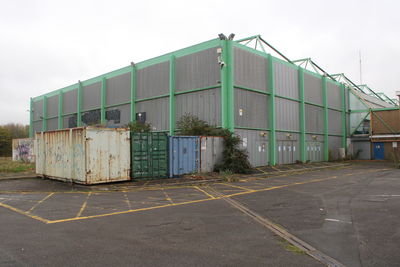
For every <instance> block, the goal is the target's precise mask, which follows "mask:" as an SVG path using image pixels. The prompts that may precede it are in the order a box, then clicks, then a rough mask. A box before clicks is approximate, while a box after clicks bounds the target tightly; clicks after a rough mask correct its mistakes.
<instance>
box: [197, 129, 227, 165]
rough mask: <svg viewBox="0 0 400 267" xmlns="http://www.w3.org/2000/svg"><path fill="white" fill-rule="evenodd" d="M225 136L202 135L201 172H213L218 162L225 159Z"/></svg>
mask: <svg viewBox="0 0 400 267" xmlns="http://www.w3.org/2000/svg"><path fill="white" fill-rule="evenodd" d="M223 151H224V138H223V137H218V136H201V137H200V169H199V172H212V171H214V166H215V164H217V163H221V162H222V160H223V154H222V153H223Z"/></svg>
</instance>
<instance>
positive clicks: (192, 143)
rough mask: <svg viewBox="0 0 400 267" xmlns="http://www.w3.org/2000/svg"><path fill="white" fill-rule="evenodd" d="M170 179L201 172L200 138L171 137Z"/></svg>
mask: <svg viewBox="0 0 400 267" xmlns="http://www.w3.org/2000/svg"><path fill="white" fill-rule="evenodd" d="M168 143H169V177H174V176H177V175H181V174H187V173H195V172H198V170H199V157H200V149H199V146H200V137H198V136H170V137H169V142H168Z"/></svg>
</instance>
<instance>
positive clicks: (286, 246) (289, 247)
mask: <svg viewBox="0 0 400 267" xmlns="http://www.w3.org/2000/svg"><path fill="white" fill-rule="evenodd" d="M279 243H280V244H281V246H282V247H283V248H284V249H285V250H286V251H290V252H293V253H296V254H301V255H306V254H307V253H306V252H305V251H304V250H301V249H299V248H298V247H296V246H293V245H292V244H290V243H289V242H287V241H286V240H285V239H281V240H280V241H279Z"/></svg>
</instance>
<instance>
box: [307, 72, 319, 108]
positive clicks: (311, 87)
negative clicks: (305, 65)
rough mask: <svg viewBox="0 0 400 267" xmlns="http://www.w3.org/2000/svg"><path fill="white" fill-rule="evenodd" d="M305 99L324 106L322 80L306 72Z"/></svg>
mask: <svg viewBox="0 0 400 267" xmlns="http://www.w3.org/2000/svg"><path fill="white" fill-rule="evenodd" d="M304 98H305V101H307V102H310V103H313V104H318V105H322V104H323V103H322V79H321V78H317V77H315V76H314V75H312V74H309V73H307V72H304Z"/></svg>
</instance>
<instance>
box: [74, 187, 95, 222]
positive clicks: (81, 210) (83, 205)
mask: <svg viewBox="0 0 400 267" xmlns="http://www.w3.org/2000/svg"><path fill="white" fill-rule="evenodd" d="M91 194H92V192H89V194H88V195H87V197H86V200H85V202H83V204H82V207H81V209H80V210H79V211H78V214H76V216H75V217H80V216H81V215H82V212H83V211H84V210H85V209H86V205H87V202H88V200H89V197H90V195H91Z"/></svg>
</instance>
